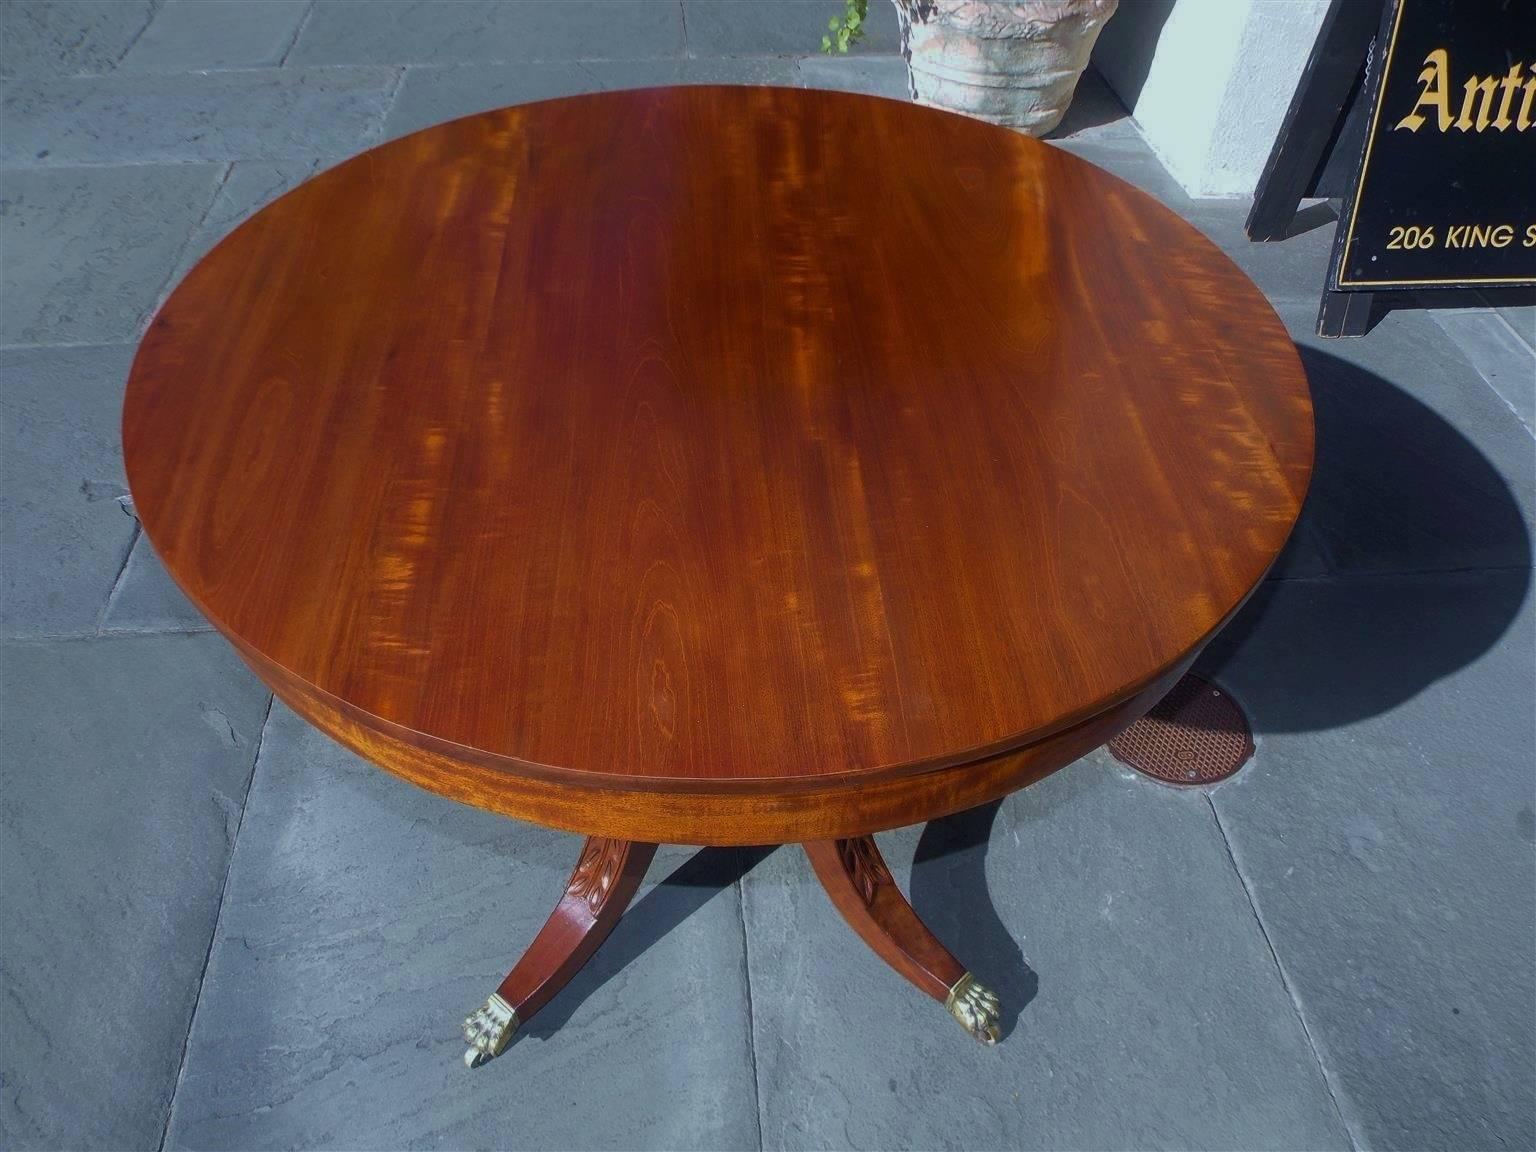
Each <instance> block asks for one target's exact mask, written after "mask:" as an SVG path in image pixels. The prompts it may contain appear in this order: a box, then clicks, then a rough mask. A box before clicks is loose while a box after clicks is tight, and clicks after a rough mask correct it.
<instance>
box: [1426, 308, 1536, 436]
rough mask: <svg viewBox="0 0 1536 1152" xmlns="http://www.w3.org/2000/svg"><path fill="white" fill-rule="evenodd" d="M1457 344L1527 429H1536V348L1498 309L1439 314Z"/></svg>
mask: <svg viewBox="0 0 1536 1152" xmlns="http://www.w3.org/2000/svg"><path fill="white" fill-rule="evenodd" d="M1435 319H1436V320H1437V321H1439V323H1440V327H1441V328H1443V329H1445V331H1446V333H1447V334H1448V335H1449V336H1450V338H1451V339H1452V340H1453V341H1455V343H1456V347H1458V348H1460V349H1461V351H1462V354H1463V355H1464V356H1466V358H1467V360H1468V361H1470V362H1471V364H1472V366H1473V367H1475V368H1476V369H1477V371H1478V373H1479V374H1480V375H1481V376H1482V377H1483V379H1484V380H1486V381H1488V385H1489V387H1491V388H1492V389H1493V390H1494V391H1495V392H1497V393H1498V394H1499V395H1500V396H1502V397H1504V400H1505V402H1506V403H1507V404H1508V405H1509V406H1510V408H1512V409H1513V410H1514V412H1515V414H1516V415H1517V416H1519V417H1520V421H1521V423H1523V424H1524V425H1525V427H1526V430H1527V431H1532V430H1536V349H1532V347H1531V345H1530V344H1528V343H1526V342H1525V341H1524V340H1522V339H1521V338H1520V336H1519V334H1518V332H1517V331H1516V329H1515V328H1514V327H1513V325H1511V324H1510V322H1509V321H1508V320H1506V319H1505V318H1504V317H1503V316H1500V315H1499V314H1498V313H1497V312H1462V313H1455V314H1451V315H1438V316H1436V317H1435Z"/></svg>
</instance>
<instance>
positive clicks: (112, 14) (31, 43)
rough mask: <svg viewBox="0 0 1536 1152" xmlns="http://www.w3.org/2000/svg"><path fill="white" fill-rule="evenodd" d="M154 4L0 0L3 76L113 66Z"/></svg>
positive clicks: (135, 0)
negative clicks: (37, 2) (4, 1)
mask: <svg viewBox="0 0 1536 1152" xmlns="http://www.w3.org/2000/svg"><path fill="white" fill-rule="evenodd" d="M154 10H155V3H154V0H50V2H49V3H46V4H19V3H15V2H12V3H7V4H0V80H12V79H17V78H20V79H22V80H35V79H37V78H38V77H42V76H75V75H80V74H88V73H97V72H110V71H111V70H112V68H113V66H114V65H115V64H116V63H117V61H118V60H119V59H120V58H121V57H122V55H123V53H124V52H127V51H128V50H129V49H130V48H131V47H132V46H133V42H134V40H136V39H137V38H138V36H139V35H140V33H142V32H143V31H144V28H145V26H146V25H148V23H149V20H150V17H151V16H152V15H153V14H154Z"/></svg>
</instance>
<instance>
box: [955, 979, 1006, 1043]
mask: <svg viewBox="0 0 1536 1152" xmlns="http://www.w3.org/2000/svg"><path fill="white" fill-rule="evenodd" d="M944 1007H946V1008H948V1009H949V1014H950V1015H951V1016H953V1017H954V1018H955V1019H956V1020H958V1021H960V1027H962V1028H964V1029H965V1030H966V1031H967V1032H969V1033H970V1034H971V1035H972V1036H974V1037H976V1039H978V1040H980V1041H981V1042H982V1043H983V1044H988V1045H991V1044H996V1043H997V1040H998V1037H999V1036H1001V1035H1002V1031H1001V1030H1000V1029H999V1028H998V1024H997V1016H998V1012H999V1011H1000V1010H1001V1008H1002V1005H1000V1004H999V1003H998V1002H997V996H996V995H994V994H993V992H992V991H991V989H989V988H988V987H987V986H986V985H985V984H982V983H980V982H978V981H977V979H976V977H974V976H972V975H971V974H970V973H969V972H967V973H966V974H965V975H964V976H962V977H960V979H958V980H956V981H955V986H954V987H953V988H951V989H950V990H949V995H948V996H947V997H945V999H944Z"/></svg>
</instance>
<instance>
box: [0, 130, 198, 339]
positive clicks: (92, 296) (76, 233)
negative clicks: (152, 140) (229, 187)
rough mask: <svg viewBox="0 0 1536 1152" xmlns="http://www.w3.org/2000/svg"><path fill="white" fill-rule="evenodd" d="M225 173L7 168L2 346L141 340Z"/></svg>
mask: <svg viewBox="0 0 1536 1152" xmlns="http://www.w3.org/2000/svg"><path fill="white" fill-rule="evenodd" d="M4 135H5V134H4V133H0V137H3V136H4ZM223 175H224V168H223V166H222V165H218V164H179V165H174V166H163V167H162V166H157V165H149V164H145V165H135V166H131V167H121V168H59V169H48V170H42V169H32V170H16V169H11V170H4V169H0V298H3V299H4V302H5V306H4V308H0V344H63V343H105V342H109V341H114V340H131V339H134V338H135V337H136V336H137V335H138V332H139V329H140V327H141V325H142V324H143V322H144V321H145V320H146V319H147V318H148V315H149V312H150V311H151V309H152V308H153V307H154V305H155V301H156V300H157V299H158V297H159V293H160V291H161V289H162V288H163V287H164V286H165V285H166V282H167V281H168V279H169V278H170V276H171V273H172V272H173V270H174V269H175V267H176V263H177V259H178V257H179V256H180V254H181V251H182V248H183V247H184V245H185V244H186V241H187V236H188V234H189V233H190V232H191V231H192V229H193V228H194V227H195V226H196V224H197V222H198V221H199V220H200V219H202V216H203V214H204V213H205V212H206V211H207V210H208V205H209V204H210V203H211V202H212V200H213V195H214V191H215V190H216V189H217V188H218V185H219V180H220V179H221V178H222V177H223Z"/></svg>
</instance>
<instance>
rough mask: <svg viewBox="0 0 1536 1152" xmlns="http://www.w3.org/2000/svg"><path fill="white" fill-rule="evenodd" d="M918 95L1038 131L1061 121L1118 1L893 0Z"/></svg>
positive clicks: (922, 101) (927, 100)
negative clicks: (1102, 29)
mask: <svg viewBox="0 0 1536 1152" xmlns="http://www.w3.org/2000/svg"><path fill="white" fill-rule="evenodd" d="M891 2H892V3H893V4H895V5H896V15H897V19H899V20H900V22H901V51H902V55H903V56H905V57H906V60H907V77H908V80H909V82H910V83H911V85H912V99H914V100H915V101H917V102H918V103H919V104H931V105H933V106H934V107H935V108H947V109H949V110H950V111H952V112H963V113H965V114H966V115H968V116H976V117H979V118H980V119H982V120H990V121H991V122H992V123H994V124H1006V125H1008V126H1009V127H1012V128H1021V129H1023V130H1024V131H1026V132H1028V133H1030V134H1031V135H1033V136H1040V135H1043V134H1045V133H1046V132H1049V131H1050V130H1051V129H1052V128H1054V127H1056V125H1057V124H1059V123H1060V122H1061V118H1062V116H1063V115H1064V114H1065V113H1066V111H1067V105H1068V104H1070V103H1071V102H1072V93H1073V91H1074V90H1075V89H1076V88H1077V79H1078V77H1079V76H1081V75H1082V74H1083V69H1084V68H1086V67H1087V66H1088V55H1089V53H1091V52H1092V51H1093V44H1094V41H1096V40H1097V39H1098V38H1099V29H1100V28H1102V27H1103V26H1104V22H1105V21H1106V20H1108V19H1109V18H1110V16H1112V15H1113V14H1114V11H1115V8H1116V7H1117V6H1118V4H1119V0H992V2H989V0H891Z"/></svg>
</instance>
